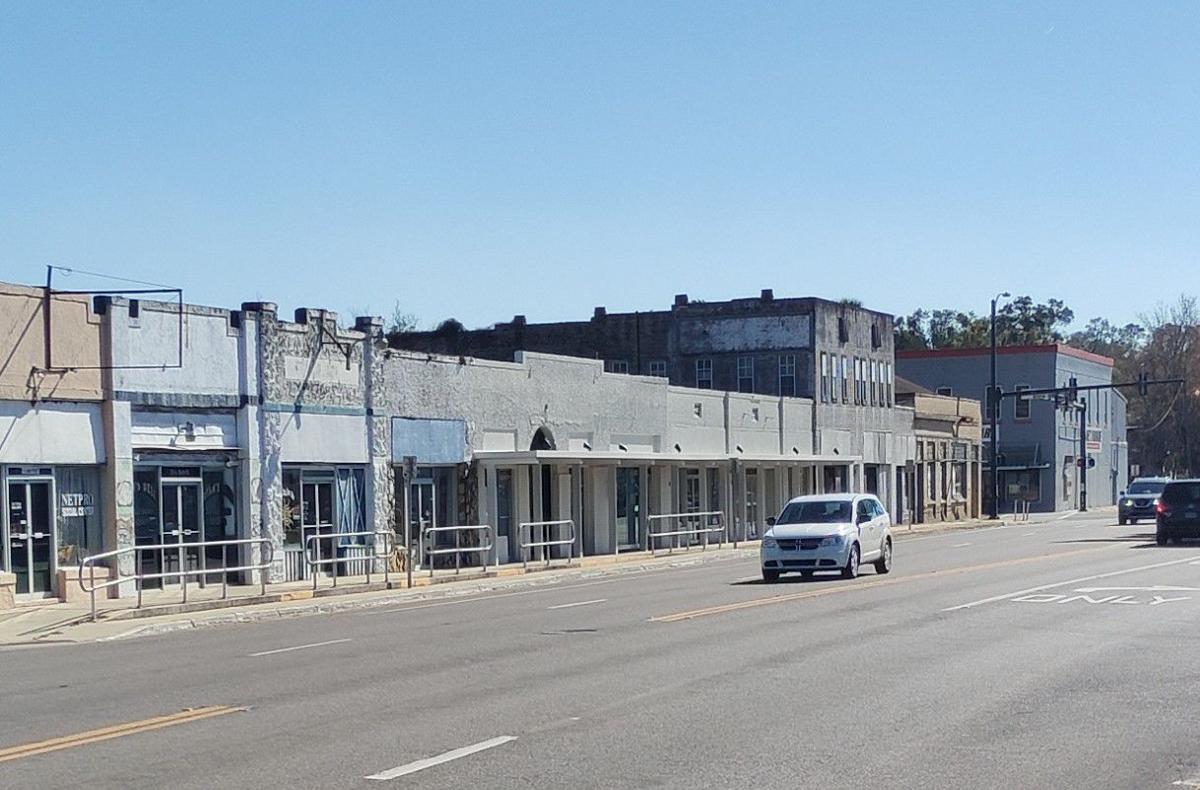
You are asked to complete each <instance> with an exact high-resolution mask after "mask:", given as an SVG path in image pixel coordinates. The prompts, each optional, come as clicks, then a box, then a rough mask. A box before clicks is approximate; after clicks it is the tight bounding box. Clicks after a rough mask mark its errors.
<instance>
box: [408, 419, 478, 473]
mask: <svg viewBox="0 0 1200 790" xmlns="http://www.w3.org/2000/svg"><path fill="white" fill-rule="evenodd" d="M410 455H411V456H416V459H417V463H420V464H423V465H437V464H461V463H466V461H467V424H466V422H464V421H463V420H436V419H423V418H414V417H393V418H392V462H393V463H401V462H403V460H404V458H405V457H406V456H410Z"/></svg>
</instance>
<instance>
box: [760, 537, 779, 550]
mask: <svg viewBox="0 0 1200 790" xmlns="http://www.w3.org/2000/svg"><path fill="white" fill-rule="evenodd" d="M762 547H763V548H764V549H777V548H779V544H778V543H776V542H775V538H763V539H762Z"/></svg>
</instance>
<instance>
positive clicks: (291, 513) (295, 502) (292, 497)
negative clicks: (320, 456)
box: [281, 468, 301, 545]
mask: <svg viewBox="0 0 1200 790" xmlns="http://www.w3.org/2000/svg"><path fill="white" fill-rule="evenodd" d="M300 502H301V493H300V470H299V469H287V468H285V469H284V470H283V512H282V514H281V516H282V521H283V542H284V543H285V544H289V545H297V544H299V543H300V542H301V537H300Z"/></svg>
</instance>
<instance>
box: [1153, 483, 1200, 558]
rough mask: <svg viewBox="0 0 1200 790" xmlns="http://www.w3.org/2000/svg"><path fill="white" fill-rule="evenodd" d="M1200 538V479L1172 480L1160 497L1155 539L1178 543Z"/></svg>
mask: <svg viewBox="0 0 1200 790" xmlns="http://www.w3.org/2000/svg"><path fill="white" fill-rule="evenodd" d="M1184 538H1200V480H1172V481H1171V482H1169V483H1167V485H1166V488H1164V489H1163V492H1162V495H1160V496H1159V498H1158V529H1157V531H1156V532H1155V541H1156V542H1157V543H1158V545H1160V546H1165V545H1167V541H1174V542H1176V543H1178V542H1179V541H1181V540H1183V539H1184Z"/></svg>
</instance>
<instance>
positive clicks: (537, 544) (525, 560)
mask: <svg viewBox="0 0 1200 790" xmlns="http://www.w3.org/2000/svg"><path fill="white" fill-rule="evenodd" d="M534 527H538V528H539V529H545V530H549V531H550V533H551V534H553V532H554V530H555V529H558V528H560V527H570V528H571V529H570V530H569V533H568V534H569V535H570V537H567V538H558V539H556V540H538V541H535V540H526V539H525V537H526V532H525V530H526V528H528V529H529V538H531V539H532V538H533V528H534ZM517 536H518V539H519V540H520V541H521V567H522V568H526V569H528V568H529V553H530V552H529V550H530V549H537V548H550V547H552V546H569V547H570V548H568V549H567V565H570V564H571V560H572V559H574V557H575V540H576V535H575V521H574V519H569V518H567V519H562V520H560V521H525V522H522V523H521V524H520V525H518V527H517ZM544 555H545V557H544V559H545V561H546V566H547V567H549V565H550V562H551V560H552V559H553V558H552V557H551V556H550V552H548V551H547V552H544Z"/></svg>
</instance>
